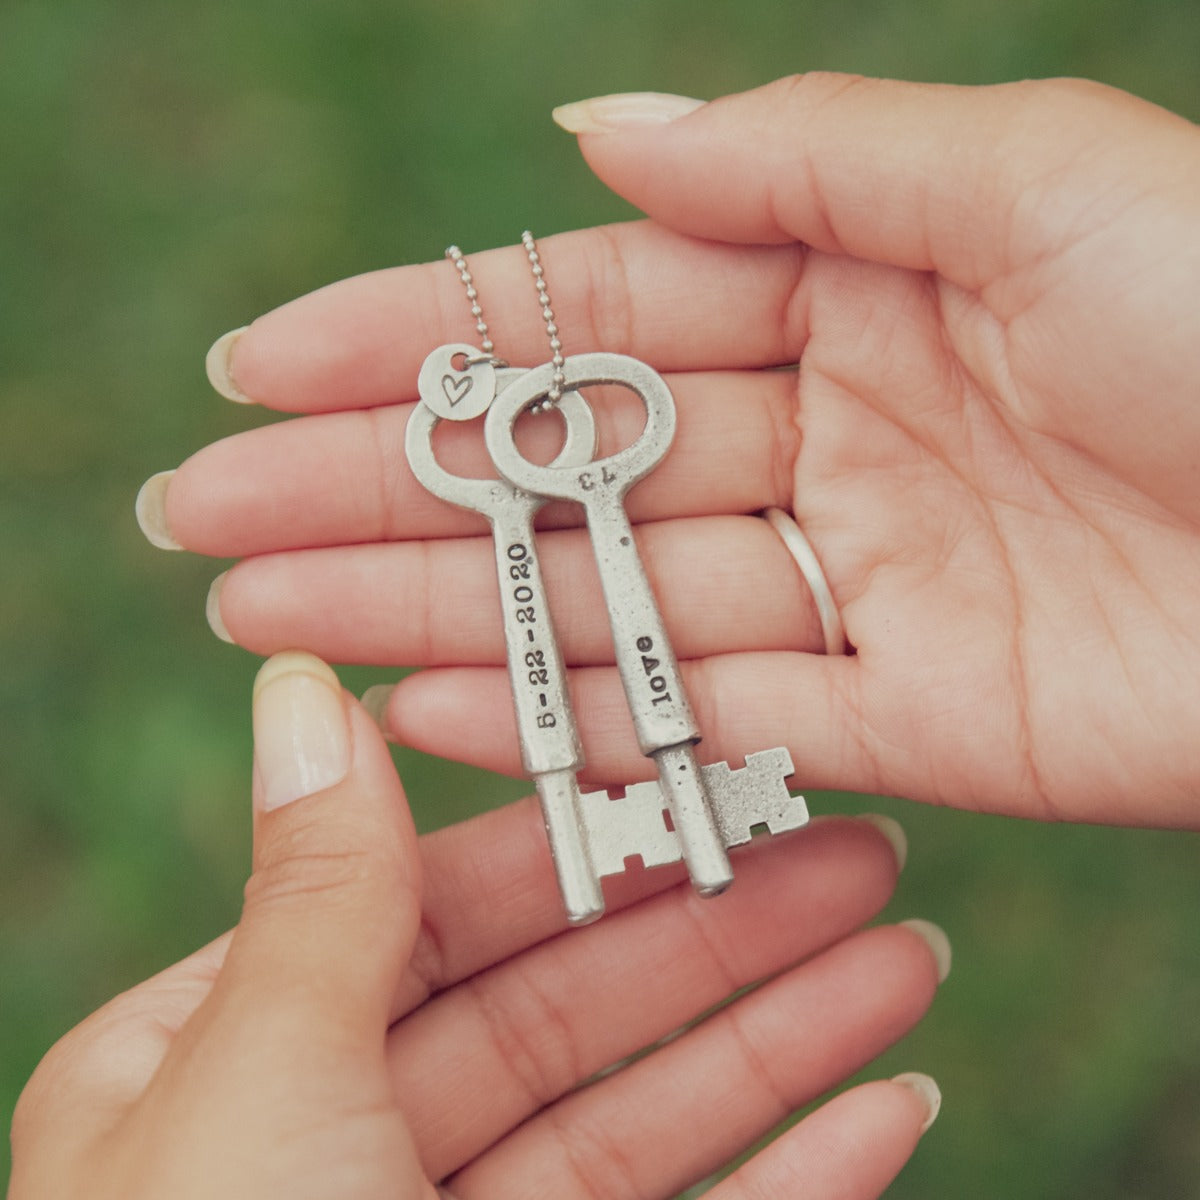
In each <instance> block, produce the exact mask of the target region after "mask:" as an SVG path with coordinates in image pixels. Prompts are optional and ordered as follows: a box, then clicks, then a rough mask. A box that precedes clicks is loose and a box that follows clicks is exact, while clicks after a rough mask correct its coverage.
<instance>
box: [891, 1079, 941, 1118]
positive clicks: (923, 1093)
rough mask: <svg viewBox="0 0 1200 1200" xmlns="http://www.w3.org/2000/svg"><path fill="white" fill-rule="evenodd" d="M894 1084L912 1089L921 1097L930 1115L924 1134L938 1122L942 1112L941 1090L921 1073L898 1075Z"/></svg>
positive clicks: (893, 1080)
mask: <svg viewBox="0 0 1200 1200" xmlns="http://www.w3.org/2000/svg"><path fill="white" fill-rule="evenodd" d="M892 1082H893V1083H898V1084H900V1086H901V1087H906V1088H911V1089H912V1090H913V1091H914V1092H916V1093H917V1095H918V1096H920V1097H921V1099H922V1101H923V1102H924V1104H925V1111H926V1113H927V1114H928V1115H927V1116H926V1118H925V1123H924V1124H923V1125H922V1126H921V1132H922V1133H924V1132H925V1130H927V1129H928V1128H929V1127H930V1125H932V1124H933V1123H934V1121H936V1120H937V1115H938V1113H939V1112H941V1110H942V1090H941V1088H939V1087H938V1085H937V1084H936V1083H934V1081H933V1080H932V1079H931V1078H930V1077H929V1076H928V1075H922V1074H921V1073H920V1072H919V1071H906V1072H905V1073H904V1074H903V1075H896V1076H895V1077H894V1078H893V1079H892Z"/></svg>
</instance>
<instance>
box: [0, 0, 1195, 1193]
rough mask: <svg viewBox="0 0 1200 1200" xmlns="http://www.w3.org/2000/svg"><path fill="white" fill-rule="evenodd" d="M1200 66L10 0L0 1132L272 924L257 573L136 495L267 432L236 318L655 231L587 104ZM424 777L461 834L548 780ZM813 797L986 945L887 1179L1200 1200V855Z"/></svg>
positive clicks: (1188, 33)
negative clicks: (541, 250) (250, 402)
mask: <svg viewBox="0 0 1200 1200" xmlns="http://www.w3.org/2000/svg"><path fill="white" fill-rule="evenodd" d="M1197 51H1200V9H1198V8H1197V6H1196V5H1195V4H1194V3H1192V2H1191V0H1175V2H1164V3H1159V4H1157V5H1154V6H1146V5H1137V4H1134V3H1132V0H1098V2H1097V0H1088V2H1085V0H1007V2H1005V3H1000V2H999V0H981V2H980V3H974V4H967V3H965V2H961V0H956V2H953V3H951V2H950V0H940V2H939V0H933V2H929V3H924V4H919V3H917V2H916V0H900V2H898V3H885V2H884V0H849V2H847V3H843V4H839V5H836V6H833V5H821V4H817V3H815V2H813V0H799V2H798V3H793V4H790V5H784V4H779V3H778V2H777V0H743V2H742V3H740V4H738V5H728V4H722V3H718V2H714V0H688V2H687V3H684V2H683V0H663V2H660V3H655V4H634V3H631V2H630V0H618V2H617V3H612V4H607V5H596V4H585V3H583V2H581V0H563V2H561V3H559V4H557V5H554V6H551V7H548V6H545V5H536V6H535V5H534V4H532V3H529V2H528V0H509V2H508V3H506V4H503V5H494V4H491V5H484V4H473V3H469V2H464V3H462V4H460V5H458V6H457V7H456V8H455V10H454V13H453V15H447V13H446V10H445V8H444V6H439V5H435V4H433V3H431V2H429V0H412V2H410V3H408V4H405V5H397V4H385V3H382V2H377V0H370V2H368V0H339V2H338V3H333V2H332V0H313V2H311V3H309V4H295V3H291V4H284V3H281V2H278V0H239V2H238V3H237V4H233V3H229V2H227V0H215V2H213V3H209V4H205V5H202V6H199V5H188V6H183V5H170V4H165V5H164V4H161V3H158V4H151V3H146V2H135V0H111V2H110V3H107V4H104V5H97V4H94V3H85V2H83V0H57V2H56V3H54V4H49V3H46V2H45V0H38V2H34V0H8V3H6V4H5V5H4V6H3V7H2V8H0V110H2V111H3V112H4V113H5V116H6V119H5V121H4V122H3V123H2V124H0V164H3V167H2V169H0V279H2V280H3V286H0V562H3V564H4V568H3V569H4V587H3V589H0V639H2V640H3V641H2V651H3V661H4V664H5V670H4V672H3V676H2V677H0V806H2V813H3V818H2V820H3V824H2V827H3V830H4V836H3V837H2V838H0V1012H3V1017H4V1019H3V1021H2V1022H0V1118H5V1119H6V1118H7V1115H8V1113H9V1111H10V1110H11V1106H12V1104H13V1102H14V1101H15V1098H16V1095H17V1093H18V1091H19V1089H20V1087H21V1084H22V1083H23V1081H24V1079H25V1078H26V1077H27V1076H28V1074H29V1072H30V1071H31V1070H32V1068H33V1066H34V1065H35V1063H36V1062H37V1060H38V1058H39V1057H40V1056H41V1054H42V1053H44V1051H45V1049H46V1048H47V1047H48V1046H49V1044H50V1043H51V1042H52V1041H53V1040H54V1039H55V1038H56V1037H57V1036H58V1035H59V1034H61V1033H62V1032H63V1031H65V1030H66V1029H67V1028H69V1027H70V1026H71V1025H72V1024H74V1023H75V1022H77V1021H78V1020H79V1019H81V1018H82V1017H83V1016H84V1015H85V1014H86V1013H88V1012H89V1011H91V1010H92V1009H93V1008H95V1007H96V1006H97V1005H98V1004H100V1003H101V1002H102V1001H104V1000H105V999H107V998H108V997H109V996H110V995H112V994H113V993H114V992H115V991H117V990H119V989H121V988H123V987H126V986H128V985H130V984H132V983H134V982H135V981H137V980H139V979H141V978H143V977H144V976H145V975H147V974H149V973H150V972H152V971H153V970H155V969H157V968H159V967H161V966H162V965H164V964H165V963H167V962H168V961H172V960H174V959H176V958H178V957H180V956H182V955H183V954H185V953H187V952H188V951H190V950H191V949H193V948H194V947H195V946H197V945H198V944H200V943H201V942H203V941H205V940H207V939H208V938H210V937H211V936H213V935H214V934H215V933H217V932H218V931H220V930H221V929H223V928H224V927H226V926H227V925H229V924H230V923H231V922H232V921H233V920H234V919H235V917H236V912H237V905H238V900H239V892H240V886H241V883H242V881H243V877H244V874H245V871H246V865H247V859H248V835H249V829H248V820H247V800H246V778H247V766H248V762H249V753H250V748H249V734H248V722H247V719H246V718H247V709H248V698H249V690H250V682H251V679H252V677H253V673H254V670H255V666H256V664H255V662H254V661H253V660H252V659H251V658H250V657H249V656H247V655H245V654H243V653H242V652H240V651H237V650H235V649H233V648H230V647H226V646H223V645H220V644H218V643H216V642H215V641H214V640H213V638H212V637H211V635H210V634H209V632H208V630H207V627H206V626H205V623H204V619H203V600H204V595H205V591H206V588H207V585H208V582H209V580H210V579H211V577H212V576H213V575H214V574H215V573H216V572H217V571H218V570H220V569H221V567H222V566H223V565H224V564H217V563H211V562H202V561H198V560H195V559H191V558H188V557H185V556H169V555H161V554H157V553H155V552H153V551H152V550H151V549H150V548H149V547H148V546H147V545H146V544H145V543H144V541H143V540H142V539H141V537H140V535H139V534H138V532H137V529H136V527H135V525H134V523H133V519H132V514H131V507H132V499H133V495H134V493H135V491H136V489H137V486H138V485H139V483H140V482H141V481H142V480H143V479H144V478H145V477H146V476H147V475H149V474H150V473H152V472H153V471H156V470H159V469H161V468H163V467H166V466H170V465H173V464H175V463H177V462H179V461H180V460H181V459H182V458H184V457H185V456H186V455H187V454H188V453H189V452H190V451H192V450H193V449H195V448H197V447H198V446H200V445H202V444H203V443H206V442H208V441H211V440H213V439H214V438H217V437H221V436H224V435H226V434H228V433H231V432H234V431H236V430H238V429H241V428H246V427H248V426H250V425H252V424H254V423H255V422H257V421H258V420H261V419H262V416H261V414H259V413H256V412H253V411H246V410H243V409H241V408H238V407H236V406H233V405H228V404H225V403H224V402H222V401H219V400H217V399H215V398H214V397H213V396H212V394H211V393H210V392H209V390H208V389H207V386H206V384H205V381H204V377H203V370H202V365H201V364H202V358H203V353H204V350H205V349H206V348H207V346H208V345H209V343H210V342H211V341H212V339H213V338H214V337H215V336H216V335H217V334H219V333H221V332H222V331H224V330H225V329H228V328H231V327H233V326H235V325H239V324H242V323H244V322H245V321H246V320H248V319H249V318H251V317H253V316H254V315H256V314H257V313H259V312H261V311H263V310H265V309H267V308H269V307H272V306H273V305H275V304H277V303H279V302H281V301H283V300H286V299H288V298H290V297H291V296H294V295H296V294H299V293H301V292H304V291H307V290H310V289H311V288H313V287H316V286H318V285H320V284H322V283H325V282H327V281H329V280H331V279H334V278H338V277H341V276H344V275H348V274H352V273H354V272H357V271H360V270H365V269H370V268H373V267H378V266H383V265H387V264H391V263H395V262H401V261H411V260H421V259H426V258H431V257H436V256H437V255H439V254H440V253H441V250H442V247H443V246H444V245H445V244H446V242H447V241H450V240H457V241H459V242H460V244H462V245H463V246H464V247H466V248H467V249H468V250H470V249H472V248H478V247H482V246H486V245H493V244H500V243H503V242H508V241H511V240H513V239H514V238H515V237H516V235H517V234H518V233H519V231H520V229H522V228H523V227H526V226H529V227H532V228H533V229H534V230H536V231H538V232H540V233H550V232H553V231H555V230H557V229H562V228H568V227H573V226H580V225H586V224H592V223H595V222H598V221H608V220H613V219H620V218H622V217H624V216H626V215H628V214H627V210H626V209H625V208H624V206H623V205H622V204H621V203H619V202H618V201H616V200H614V199H613V198H612V197H611V196H609V195H608V194H607V193H606V192H605V191H604V189H602V188H601V187H600V186H599V185H598V184H596V183H595V182H594V180H592V179H591V177H590V176H589V175H588V173H587V171H586V169H585V168H584V167H583V165H582V163H581V162H580V160H579V158H578V155H577V154H576V152H575V149H574V146H573V145H572V143H571V141H570V139H568V138H566V137H565V136H563V135H561V134H559V133H557V132H556V131H555V130H554V129H553V127H552V126H551V125H550V123H549V120H548V115H547V114H548V110H549V108H550V107H551V105H552V104H555V103H558V102H561V101H564V100H569V99H575V98H579V97H582V96H586V95H591V94H596V93H600V92H608V91H619V90H625V89H641V88H647V87H652V88H655V89H658V90H666V91H676V92H682V93H685V94H693V95H699V96H711V95H716V94H719V93H721V92H725V91H729V90H735V89H740V88H745V87H749V86H753V85H754V84H756V83H760V82H764V81H766V80H768V79H770V78H772V77H774V76H776V75H780V74H783V73H786V72H789V71H793V70H802V69H809V68H816V67H822V68H831V69H840V70H857V71H864V72H869V73H879V74H890V75H898V76H906V77H910V78H919V79H944V80H950V81H957V82H964V83H969V82H989V81H996V80H1004V79H1012V78H1019V77H1022V76H1027V75H1044V74H1062V73H1072V74H1082V75H1089V76H1093V77H1096V78H1100V79H1104V80H1107V81H1109V82H1112V83H1115V84H1118V85H1120V86H1124V87H1127V88H1129V89H1131V90H1133V91H1136V92H1138V93H1140V94H1142V95H1145V96H1147V97H1149V98H1151V99H1154V100H1158V101H1160V102H1162V103H1165V104H1167V105H1168V106H1170V107H1173V108H1175V109H1176V110H1178V111H1180V112H1183V113H1185V114H1186V115H1189V116H1191V117H1192V118H1196V117H1198V116H1200V75H1197V72H1196V69H1195V66H1196V61H1197ZM344 677H345V678H346V680H347V682H348V683H350V684H351V685H353V686H356V687H362V686H365V685H366V684H367V683H370V682H374V681H375V680H376V679H377V678H381V677H382V678H386V676H380V675H379V673H377V672H372V671H370V670H367V669H363V668H356V669H353V670H347V671H345V672H344ZM401 757H402V767H403V769H404V771H405V775H406V778H407V780H408V783H409V788H410V792H411V794H412V796H413V800H414V805H415V807H416V810H417V814H418V820H419V821H420V823H421V824H422V825H423V826H424V827H433V826H436V825H439V824H442V823H444V822H446V821H449V820H452V819H455V818H457V817H460V816H462V815H465V814H466V813H469V812H471V811H474V810H475V809H477V808H479V807H483V806H487V805H491V804H496V803H500V802H502V801H503V800H505V799H510V798H512V797H513V796H515V795H517V794H518V793H519V791H520V790H521V789H520V788H519V785H516V784H514V783H512V781H502V780H496V779H494V778H492V777H489V776H485V775H482V774H481V773H479V772H474V771H468V770H466V769H463V768H459V767H453V766H450V765H447V764H441V763H437V762H433V761H431V760H428V759H421V758H419V757H418V756H415V755H412V754H409V753H404V754H402V756H401ZM810 803H811V805H812V807H813V809H814V811H827V810H830V809H845V810H852V811H853V810H856V809H861V808H863V807H864V806H866V807H871V808H875V809H883V810H884V811H888V812H892V813H894V814H895V815H897V816H899V817H900V819H901V820H902V821H903V822H904V824H905V825H906V826H907V828H908V830H909V834H910V837H911V840H912V847H913V849H912V857H911V861H910V866H909V869H908V871H907V872H906V877H905V879H904V880H903V882H902V885H901V890H900V894H899V896H898V897H897V900H896V902H895V904H894V905H893V908H892V910H891V912H892V914H893V915H894V916H896V917H903V916H908V915H913V914H919V915H923V916H928V917H930V918H932V919H934V920H937V921H938V922H939V923H941V924H943V925H944V926H945V927H946V929H947V930H948V932H949V933H950V936H951V938H952V940H953V941H954V943H955V948H956V953H957V958H956V967H955V971H954V974H953V975H952V977H951V979H950V981H949V982H948V984H947V985H946V987H945V989H944V990H943V994H942V995H941V996H940V997H939V999H938V1001H937V1004H936V1006H935V1009H934V1011H933V1013H932V1015H931V1017H930V1019H929V1020H928V1021H927V1022H926V1023H925V1025H924V1026H923V1027H922V1028H921V1029H920V1030H919V1031H917V1032H916V1033H915V1034H914V1035H912V1036H911V1037H910V1038H909V1039H907V1040H906V1042H905V1043H904V1044H903V1045H902V1046H901V1047H900V1048H899V1049H897V1050H896V1051H894V1052H892V1053H891V1054H890V1055H889V1056H888V1057H887V1059H886V1061H885V1062H884V1063H883V1064H879V1065H876V1066H874V1067H872V1069H871V1073H872V1074H880V1073H884V1072H895V1071H899V1070H902V1069H908V1068H919V1069H922V1070H927V1071H929V1072H931V1073H932V1074H933V1075H934V1076H935V1077H936V1078H937V1079H938V1080H939V1082H940V1083H941V1085H942V1087H943V1090H944V1092H945V1096H946V1104H945V1108H944V1110H943V1115H942V1118H941V1120H940V1121H939V1123H938V1125H937V1126H936V1127H935V1129H934V1131H933V1132H932V1133H931V1134H930V1136H929V1137H928V1138H927V1139H926V1142H925V1143H924V1144H923V1145H922V1147H921V1149H920V1150H919V1151H918V1154H917V1157H916V1159H915V1160H914V1162H913V1163H912V1164H911V1166H910V1167H909V1169H908V1170H907V1171H906V1172H905V1174H904V1175H903V1176H902V1177H901V1179H900V1180H899V1181H898V1182H897V1183H896V1184H895V1185H894V1187H893V1189H892V1190H891V1192H890V1193H889V1194H890V1195H891V1196H894V1197H897V1198H901V1200H903V1198H906V1197H926V1196H930V1195H947V1196H955V1195H981V1194H986V1195H995V1196H1003V1197H1021V1198H1022V1200H1069V1198H1074V1197H1082V1196H1087V1197H1090V1198H1091V1200H1108V1198H1112V1200H1116V1198H1117V1197H1121V1198H1122V1200H1165V1198H1167V1197H1171V1198H1174V1197H1178V1196H1182V1195H1190V1194H1196V1193H1198V1192H1200V1149H1198V1148H1197V1147H1198V1142H1200V1139H1197V1138H1196V1137H1195V1126H1196V1117H1197V1114H1200V1020H1198V1019H1197V1015H1196V1014H1197V1013H1200V935H1198V933H1197V926H1196V922H1195V913H1196V906H1197V894H1198V885H1197V876H1198V872H1197V867H1198V865H1200V862H1198V855H1197V843H1196V841H1195V839H1194V838H1186V837H1182V836H1171V835H1167V834H1152V833H1136V834H1135V833H1120V832H1115V831H1111V830H1100V829H1067V828H1050V827H1039V826H1034V825H1027V824H1020V823H1016V822H1008V821H1002V820H997V819H984V818H976V817H969V816H964V815H962V814H955V813H949V812H942V811H932V810H928V809H922V808H920V807H918V806H914V805H909V804H905V803H903V802H900V801H881V800H875V799H870V800H862V799H855V798H853V797H843V796H832V795H830V796H817V797H810ZM797 1020H798V1021H802V1020H803V1014H798V1015H797ZM5 1173H6V1167H5V1164H3V1163H0V1177H3V1175H4V1174H5Z"/></svg>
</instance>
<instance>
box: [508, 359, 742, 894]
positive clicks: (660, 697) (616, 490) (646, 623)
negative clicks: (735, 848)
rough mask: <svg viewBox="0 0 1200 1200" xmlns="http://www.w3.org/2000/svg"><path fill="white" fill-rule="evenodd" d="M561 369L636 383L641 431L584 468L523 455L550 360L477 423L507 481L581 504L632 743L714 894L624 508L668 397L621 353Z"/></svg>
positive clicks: (682, 708) (682, 711)
mask: <svg viewBox="0 0 1200 1200" xmlns="http://www.w3.org/2000/svg"><path fill="white" fill-rule="evenodd" d="M562 370H563V372H564V376H563V386H564V387H565V388H567V389H575V390H577V389H579V388H583V387H588V386H590V385H592V384H604V383H618V384H622V385H624V386H625V387H627V388H630V389H631V390H632V391H633V392H635V393H636V394H637V395H638V397H639V398H640V399H641V401H642V403H643V405H644V406H645V409H646V427H645V429H644V430H643V431H642V435H641V437H640V438H639V439H638V440H637V441H636V442H634V443H633V444H632V445H631V446H628V447H627V448H626V449H624V450H622V451H619V452H618V453H616V454H613V455H609V456H608V457H607V458H601V459H597V460H596V461H594V462H590V463H588V464H587V466H586V467H581V466H580V465H579V464H578V463H575V464H563V463H552V464H550V465H549V466H539V465H537V464H535V463H531V462H529V461H528V459H526V458H525V457H524V456H523V455H522V454H521V452H520V451H519V450H518V449H517V447H516V444H515V442H514V441H513V427H514V426H515V424H516V421H517V418H518V417H519V416H520V414H521V413H522V412H523V411H524V410H525V409H527V408H528V407H529V406H530V405H531V404H534V403H536V402H537V401H539V400H540V399H541V398H542V397H543V396H544V395H546V394H547V393H548V392H549V390H550V387H551V385H552V383H553V379H554V364H552V363H549V364H546V365H545V366H543V367H538V368H536V369H535V370H532V371H528V372H526V373H525V374H524V375H523V376H521V377H520V378H519V379H517V380H516V381H514V382H513V383H511V384H509V386H508V387H507V388H506V389H505V390H504V391H503V392H501V393H500V395H499V396H498V397H497V398H496V400H495V401H494V402H493V404H492V406H491V408H490V409H489V410H488V417H487V422H486V425H485V436H486V438H487V444H488V450H489V451H491V455H492V461H493V462H494V463H495V464H496V469H497V470H498V471H499V472H500V474H501V475H502V476H503V477H504V478H505V479H507V480H509V481H510V482H511V483H512V484H513V486H514V487H516V488H518V489H520V490H522V491H526V492H531V493H533V494H535V495H539V496H545V497H549V498H555V499H563V500H574V501H576V502H577V503H579V504H582V505H583V507H584V510H585V512H586V514H587V523H588V531H589V533H590V534H591V539H592V549H593V551H594V553H595V556H596V565H597V567H598V568H599V572H600V583H601V587H602V589H603V591H604V599H605V603H606V605H607V607H608V611H609V616H610V620H611V623H612V630H613V646H614V650H615V653H616V660H617V669H618V671H619V672H620V675H621V682H622V684H623V685H624V688H625V694H626V698H627V699H628V702H629V710H630V714H631V716H632V717H633V723H634V729H635V731H636V733H637V737H638V743H639V745H640V747H641V750H642V753H643V754H646V755H648V756H650V757H651V758H653V759H654V761H655V764H656V766H657V768H658V777H659V781H660V784H661V787H662V794H663V796H664V797H665V798H666V801H667V805H668V808H669V810H670V813H671V818H672V821H673V822H674V825H675V830H676V832H677V833H678V835H679V842H680V846H681V848H682V850H683V857H684V860H685V861H686V863H687V866H688V872H689V874H690V875H691V877H692V882H693V884H694V885H695V887H696V889H697V891H699V892H700V893H701V894H702V895H716V894H718V893H719V892H722V891H724V890H725V888H727V887H728V886H729V884H730V883H731V882H732V881H733V869H732V867H731V866H730V864H729V855H728V854H727V853H726V852H725V842H724V838H723V836H722V833H721V828H720V825H719V822H718V819H717V816H716V813H715V812H714V809H713V801H712V797H711V795H710V791H709V787H708V785H707V783H706V780H705V777H704V774H703V772H702V771H701V769H700V764H699V762H698V761H697V759H696V752H695V749H694V746H695V743H696V742H698V741H699V740H700V730H699V727H698V726H697V724H696V719H695V717H694V716H693V714H692V710H691V706H690V704H689V703H688V700H687V696H686V695H685V693H684V690H683V679H682V676H681V674H680V671H679V664H678V663H677V662H676V659H675V655H674V652H673V651H672V649H671V646H670V643H669V642H668V641H667V634H666V629H665V627H664V625H663V621H662V616H661V614H660V613H659V611H658V604H657V603H656V601H655V598H654V593H653V591H652V590H651V588H650V582H649V580H648V579H647V578H646V572H645V570H644V568H643V567H642V563H641V560H640V558H639V557H638V553H637V549H636V547H635V545H634V541H633V530H632V528H631V527H630V524H629V517H628V516H627V514H626V512H625V495H626V493H627V492H628V491H629V489H630V488H631V487H633V485H634V484H635V483H637V482H638V480H640V479H642V478H643V477H644V476H645V475H647V474H648V473H649V472H650V471H651V470H653V469H654V467H656V466H657V465H658V463H659V462H660V461H661V460H662V458H663V456H664V455H665V454H666V452H667V450H668V449H669V447H670V445H671V440H672V438H673V437H674V435H675V403H674V400H673V399H672V396H671V392H670V390H669V389H668V387H667V385H666V383H665V382H664V381H663V379H662V377H661V376H660V375H658V374H657V372H655V371H653V370H652V369H651V368H650V367H648V366H647V365H646V364H645V363H643V362H639V361H638V360H637V359H634V358H629V357H627V356H625V355H622V354H580V355H574V356H572V357H571V358H568V359H566V360H565V363H564V364H563V367H562Z"/></svg>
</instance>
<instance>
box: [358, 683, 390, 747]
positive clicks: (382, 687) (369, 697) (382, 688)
mask: <svg viewBox="0 0 1200 1200" xmlns="http://www.w3.org/2000/svg"><path fill="white" fill-rule="evenodd" d="M395 690H396V685H395V684H394V683H377V684H376V685H375V686H374V687H369V688H367V690H366V691H365V692H363V694H362V700H361V701H360V703H361V704H362V706H363V708H365V709H366V710H367V712H368V713H369V714H370V717H371V720H372V721H374V722H375V724H376V725H378V726H379V728H380V729H381V730H382V731H383V736H384V737H385V738H387V739H388V740H389V741H390V740H391V734H390V733H389V732H388V727H387V707H388V702H389V701H390V700H391V698H392V693H393V692H394V691H395Z"/></svg>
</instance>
